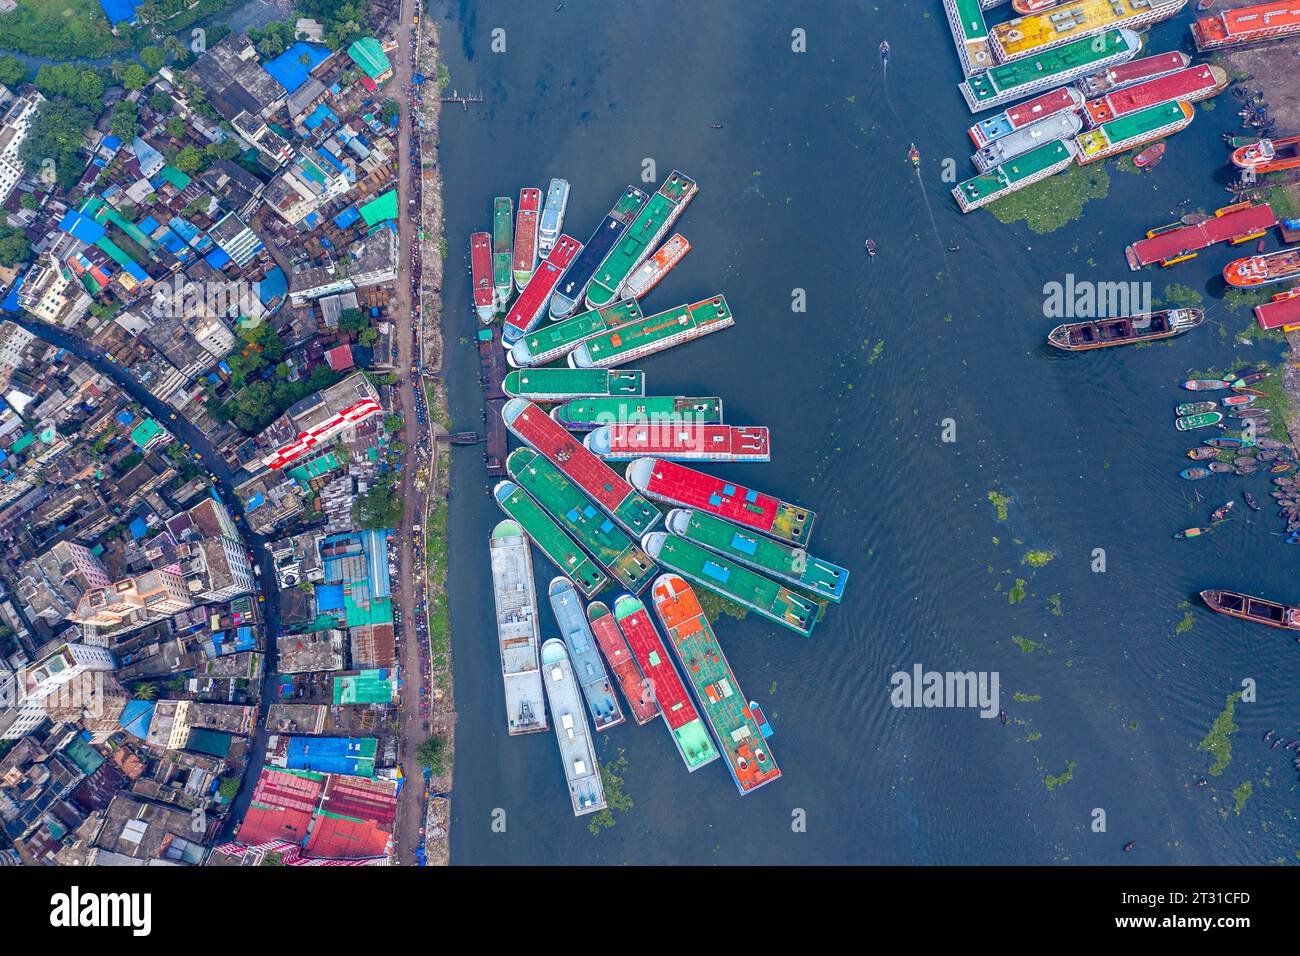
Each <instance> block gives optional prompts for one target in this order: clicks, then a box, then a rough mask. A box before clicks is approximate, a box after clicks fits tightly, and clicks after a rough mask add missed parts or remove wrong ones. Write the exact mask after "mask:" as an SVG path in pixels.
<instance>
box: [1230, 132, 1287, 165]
mask: <svg viewBox="0 0 1300 956" xmlns="http://www.w3.org/2000/svg"><path fill="white" fill-rule="evenodd" d="M1232 165H1234V166H1236V167H1237V168H1238V169H1249V170H1251V171H1253V172H1255V173H1256V174H1261V173H1278V172H1281V171H1282V170H1284V169H1295V168H1297V167H1300V136H1287V137H1285V138H1283V139H1261V140H1259V141H1258V142H1254V143H1249V144H1247V145H1245V146H1240V147H1238V148H1237V149H1235V150H1233V153H1232Z"/></svg>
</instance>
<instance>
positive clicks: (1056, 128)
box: [971, 113, 1083, 173]
mask: <svg viewBox="0 0 1300 956" xmlns="http://www.w3.org/2000/svg"><path fill="white" fill-rule="evenodd" d="M1082 130H1083V120H1082V119H1081V118H1080V117H1079V115H1078V114H1077V113H1057V114H1056V115H1055V116H1049V117H1048V118H1047V119H1042V120H1039V121H1038V122H1037V123H1030V124H1029V125H1028V126H1025V127H1023V128H1021V129H1019V130H1017V131H1016V132H1014V133H1011V134H1010V135H1008V136H1003V137H1002V138H1001V139H998V140H996V141H994V142H993V143H990V144H989V145H988V146H985V147H984V148H983V149H981V150H979V151H978V152H976V153H975V154H973V155H972V156H971V162H972V163H974V164H975V168H976V169H978V170H979V171H980V172H982V173H986V172H988V171H989V170H991V169H996V168H997V167H998V166H1001V165H1002V164H1003V163H1009V162H1010V161H1011V160H1013V159H1016V158H1018V157H1020V156H1023V155H1024V154H1025V153H1028V152H1032V151H1033V150H1035V149H1037V148H1038V147H1039V146H1042V145H1043V144H1044V143H1051V142H1055V141H1057V140H1062V139H1070V138H1072V137H1074V136H1077V135H1078V134H1079V133H1080V132H1081V131H1082Z"/></svg>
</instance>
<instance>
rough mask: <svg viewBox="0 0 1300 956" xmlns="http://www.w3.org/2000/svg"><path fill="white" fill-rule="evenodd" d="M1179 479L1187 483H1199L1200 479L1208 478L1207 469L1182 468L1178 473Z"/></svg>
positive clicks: (1208, 472) (1208, 470) (1208, 471)
mask: <svg viewBox="0 0 1300 956" xmlns="http://www.w3.org/2000/svg"><path fill="white" fill-rule="evenodd" d="M1178 477H1179V478H1186V479H1187V480H1188V481H1200V480H1201V479H1202V478H1209V477H1210V469H1208V468H1184V469H1183V470H1182V471H1180V472H1179V473H1178Z"/></svg>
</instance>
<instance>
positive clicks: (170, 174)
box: [159, 166, 190, 189]
mask: <svg viewBox="0 0 1300 956" xmlns="http://www.w3.org/2000/svg"><path fill="white" fill-rule="evenodd" d="M159 175H160V176H162V178H163V179H165V180H167V182H169V183H171V184H172V185H173V186H175V187H176V188H177V189H184V188H185V187H186V186H188V185H189V184H190V177H189V176H188V175H186V174H185V173H183V172H181V171H180V170H179V169H177V168H176V167H175V166H164V167H163V168H162V172H161V173H159Z"/></svg>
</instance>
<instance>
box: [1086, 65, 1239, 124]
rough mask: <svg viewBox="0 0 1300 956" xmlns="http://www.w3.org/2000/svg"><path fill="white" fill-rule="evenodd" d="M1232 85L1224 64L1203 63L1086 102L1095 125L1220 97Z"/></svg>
mask: <svg viewBox="0 0 1300 956" xmlns="http://www.w3.org/2000/svg"><path fill="white" fill-rule="evenodd" d="M1227 85H1228V73H1227V71H1226V70H1224V69H1223V67H1220V66H1211V65H1210V64H1208V63H1201V64H1198V65H1196V66H1190V67H1188V68H1187V69H1185V70H1179V71H1178V72H1177V73H1170V74H1168V75H1167V76H1162V77H1160V78H1159V79H1155V80H1147V81H1146V82H1145V83H1137V84H1135V85H1133V86H1128V87H1125V88H1124V89H1122V90H1119V91H1118V92H1115V93H1107V94H1106V95H1105V96H1102V97H1098V98H1097V99H1095V100H1089V101H1088V102H1087V103H1085V104H1084V111H1085V112H1086V114H1087V116H1088V122H1089V123H1091V124H1092V125H1094V126H1099V125H1101V124H1102V123H1107V122H1109V121H1110V120H1113V119H1118V118H1119V117H1121V116H1128V115H1129V114H1131V113H1136V112H1138V111H1139V110H1144V109H1146V108H1148V107H1151V106H1156V105H1158V104H1161V103H1169V102H1172V101H1176V100H1182V101H1183V102H1185V103H1197V102H1199V101H1201V100H1203V99H1207V98H1209V97H1211V96H1217V95H1218V94H1219V93H1221V92H1223V89H1224V87H1226V86H1227Z"/></svg>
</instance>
